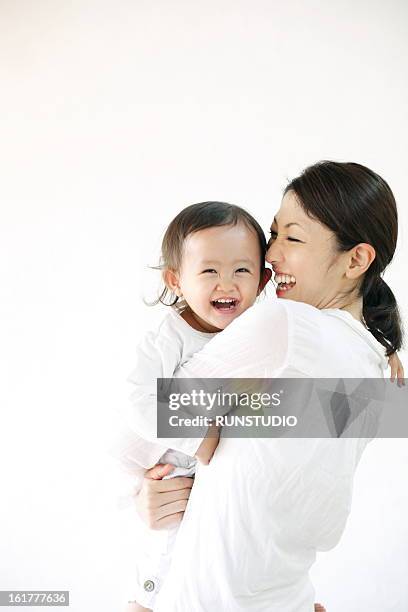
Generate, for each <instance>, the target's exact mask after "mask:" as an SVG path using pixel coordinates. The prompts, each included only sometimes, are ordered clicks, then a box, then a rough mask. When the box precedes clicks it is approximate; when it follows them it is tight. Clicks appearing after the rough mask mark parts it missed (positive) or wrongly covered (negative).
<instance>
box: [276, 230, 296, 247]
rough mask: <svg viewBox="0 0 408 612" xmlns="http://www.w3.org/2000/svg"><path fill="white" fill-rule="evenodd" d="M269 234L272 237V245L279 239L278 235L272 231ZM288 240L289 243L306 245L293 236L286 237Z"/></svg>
mask: <svg viewBox="0 0 408 612" xmlns="http://www.w3.org/2000/svg"><path fill="white" fill-rule="evenodd" d="M269 233H270V235H271V237H270V238H269V243H271V242H273V240H276V238H277V237H278V233H277V232H274V231H272V230H271V231H270V232H269ZM286 240H289V242H301V243H302V244H304V242H303V240H299V239H298V238H294V237H293V236H286Z"/></svg>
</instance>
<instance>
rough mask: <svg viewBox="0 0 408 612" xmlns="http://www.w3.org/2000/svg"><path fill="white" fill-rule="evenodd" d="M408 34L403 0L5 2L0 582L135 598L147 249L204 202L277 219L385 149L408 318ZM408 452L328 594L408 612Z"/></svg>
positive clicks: (151, 277)
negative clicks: (132, 452) (283, 209)
mask: <svg viewBox="0 0 408 612" xmlns="http://www.w3.org/2000/svg"><path fill="white" fill-rule="evenodd" d="M407 50H408V4H407V3H406V2H405V1H404V0H389V1H388V2H383V1H379V0H360V1H356V0H343V1H340V0H336V1H334V0H332V1H331V2H325V1H318V0H312V1H307V0H302V1H294V0H289V1H285V2H283V1H280V2H278V1H274V0H268V1H266V0H263V1H262V0H251V1H249V0H245V1H244V0H233V1H232V0H205V2H204V1H202V2H195V1H192V0H184V1H182V0H173V1H172V2H169V1H166V0H116V1H113V0H109V1H108V0H97V1H96V0H95V1H94V2H89V1H88V0H82V1H80V0H71V1H69V2H68V1H62V0H49V1H45V0H36V1H33V0H19V1H18V2H16V1H15V0H1V1H0V69H1V92H0V121H1V132H0V173H1V178H0V206H1V221H0V232H1V236H0V249H1V252H0V261H1V276H0V308H1V311H2V312H1V325H2V330H1V340H0V351H1V359H0V371H1V381H2V382H1V388H0V394H1V397H0V400H1V429H0V436H1V442H0V465H1V468H0V470H1V492H2V497H1V499H2V502H1V505H0V519H1V521H0V546H1V560H0V589H70V591H71V601H72V606H71V609H72V610H74V611H75V612H77V611H78V612H79V611H80V612H82V611H85V610H100V611H101V612H112V611H113V610H119V602H120V584H121V580H122V577H121V571H120V569H119V567H120V566H119V560H120V558H121V554H122V553H121V545H120V537H119V532H120V529H119V527H118V521H117V512H116V510H115V503H114V501H113V496H112V491H111V487H110V482H111V480H112V478H111V475H110V469H111V467H110V461H109V458H108V455H107V453H106V448H107V446H108V445H109V442H110V439H111V432H112V428H113V427H114V426H115V423H116V422H117V413H116V411H117V410H118V409H119V408H120V407H121V406H123V405H124V403H125V402H126V401H127V400H126V398H127V394H128V389H127V387H126V383H125V379H126V376H127V374H128V373H129V372H130V370H131V369H132V360H133V354H134V347H135V344H136V342H137V340H138V338H139V337H140V336H141V334H142V333H143V331H144V330H145V329H146V328H147V327H149V326H150V325H151V324H153V323H155V322H156V321H158V320H159V319H160V318H161V316H162V314H163V313H162V311H161V310H160V309H156V308H153V309H149V308H148V307H146V306H144V305H143V304H142V301H141V296H142V295H144V294H146V292H147V293H148V294H149V295H151V289H152V287H153V288H154V287H156V284H157V282H158V277H157V276H156V274H157V273H156V272H154V271H147V272H146V266H147V265H148V264H155V263H157V258H158V254H159V253H158V247H159V244H160V239H161V236H162V233H163V231H164V229H165V227H166V225H167V223H168V222H169V221H170V220H171V218H172V217H173V216H174V215H175V214H176V212H178V211H179V210H180V209H181V208H183V207H184V206H186V205H187V204H190V203H193V202H196V201H202V200H208V199H220V200H226V201H229V202H234V203H237V204H241V205H244V206H246V207H247V208H248V209H249V210H250V211H251V212H252V213H253V214H254V215H255V216H257V218H258V219H259V220H260V222H261V223H262V224H263V226H264V228H265V230H266V229H268V227H269V222H270V220H271V218H272V216H273V213H274V212H275V211H276V210H277V208H278V207H279V201H280V196H281V192H282V189H283V188H284V186H285V184H286V181H287V179H288V178H290V177H293V176H294V175H295V174H297V173H298V172H299V171H300V170H301V169H302V168H303V167H305V166H306V165H308V164H310V163H313V162H315V161H317V160H319V159H322V158H329V159H337V160H341V161H358V162H360V163H363V164H366V165H368V166H369V167H372V168H373V169H374V170H376V171H377V172H379V173H380V174H381V175H382V176H383V177H384V178H386V180H387V181H388V182H389V184H390V185H391V187H392V189H393V191H394V193H395V196H396V198H397V201H398V205H399V211H400V228H401V231H400V240H399V248H398V251H397V254H396V258H395V262H394V263H393V264H392V266H391V268H390V269H389V272H388V274H387V275H386V279H387V281H388V282H389V284H390V285H391V287H392V288H393V289H394V291H395V293H396V295H397V298H398V300H399V302H400V305H401V309H402V313H403V316H404V319H405V320H407V316H408V293H407V288H406V280H405V279H406V269H405V266H404V263H406V261H407V252H408V244H407V241H408V237H407V232H408V204H407V201H408V186H407V180H406V176H407V172H406V159H407V140H408V123H407V108H408V100H407V93H408V87H407V78H406V66H407V59H408V58H407V55H408V54H407ZM367 221H368V222H369V219H368V220H367ZM3 326H4V329H3ZM403 356H404V358H405V362H406V365H407V363H408V360H407V355H406V353H405V354H403ZM407 466H408V444H407V442H406V441H405V440H400V441H386V440H381V441H380V440H378V441H376V442H374V443H372V444H371V445H370V447H369V448H368V449H367V451H366V453H365V455H364V456H363V459H362V462H361V465H360V468H359V471H358V474H357V477H356V486H355V497H354V502H353V511H352V515H351V518H350V520H349V523H348V525H347V529H346V532H345V535H344V537H343V539H342V541H341V543H340V544H339V546H338V547H337V548H336V549H335V550H333V551H331V552H330V553H328V554H325V555H324V556H323V555H322V556H321V557H320V559H319V561H318V563H317V564H316V566H315V568H314V570H313V577H314V582H315V585H316V590H317V600H320V601H323V602H324V603H325V604H326V606H327V609H328V612H354V611H357V610H358V611H360V610H370V612H384V611H385V610H387V611H391V610H392V611H395V612H404V611H406V610H408V592H407V589H408V587H407V586H406V576H407V575H408V554H407V547H408V527H407V521H406V517H407V514H408V483H407ZM203 579H204V577H203ZM30 609H31V608H30Z"/></svg>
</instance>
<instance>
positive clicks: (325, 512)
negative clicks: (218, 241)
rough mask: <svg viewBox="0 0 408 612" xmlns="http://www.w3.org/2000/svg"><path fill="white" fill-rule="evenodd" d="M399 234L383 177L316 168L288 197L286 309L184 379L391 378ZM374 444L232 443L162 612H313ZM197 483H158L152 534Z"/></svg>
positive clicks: (206, 490) (263, 311)
mask: <svg viewBox="0 0 408 612" xmlns="http://www.w3.org/2000/svg"><path fill="white" fill-rule="evenodd" d="M397 230H398V220H397V210H396V204H395V200H394V197H393V194H392V192H391V190H390V188H389V187H388V185H387V183H386V182H385V181H384V180H383V179H381V177H379V176H378V175H377V174H375V173H374V172H372V171H371V170H369V169H368V168H365V167H364V166H361V165H359V164H353V163H347V164H344V163H335V162H322V163H319V164H316V165H314V166H311V167H309V168H307V169H306V170H305V171H304V172H303V173H302V175H300V176H299V177H297V178H296V179H294V180H293V181H292V182H291V183H290V184H289V185H288V187H287V188H286V190H285V194H284V198H283V200H282V204H281V208H280V210H279V211H278V213H277V214H276V216H275V218H274V220H273V223H272V226H271V239H270V242H269V249H268V252H267V258H266V259H267V261H268V262H269V263H270V264H271V265H272V268H273V271H274V274H275V282H276V283H277V296H278V298H280V299H279V300H274V301H272V302H264V303H261V304H258V305H256V306H254V307H253V308H251V309H249V310H248V311H247V312H246V313H244V314H243V315H242V316H241V317H239V318H238V319H237V320H236V321H234V322H233V323H232V324H231V325H230V326H229V327H228V328H227V329H226V330H224V331H223V332H221V333H220V334H218V335H217V336H216V337H215V338H214V339H213V340H211V341H210V342H209V343H208V344H207V346H206V347H205V348H204V349H203V350H202V351H200V352H199V353H197V354H196V355H195V356H194V357H193V358H192V359H191V360H190V361H189V362H187V363H186V364H183V366H182V367H181V368H180V371H179V373H178V374H179V375H180V376H181V377H193V378H202V377H214V378H223V377H226V378H233V377H241V378H246V377H247V378H250V377H254V378H255V377H265V378H278V377H281V378H288V377H302V378H304V377H310V378H324V377H329V378H338V377H342V378H354V377H355V378H366V377H367V378H374V377H382V376H383V372H384V369H385V368H386V367H387V359H386V356H389V355H391V354H393V353H394V352H395V351H397V350H398V349H399V348H400V347H401V343H402V331H401V325H400V318H399V313H398V308H397V304H396V301H395V298H394V295H393V294H392V292H391V290H390V288H389V287H388V285H387V284H386V283H385V281H384V280H383V279H382V277H381V274H382V273H383V271H384V269H385V268H386V266H387V265H388V264H389V263H390V261H391V259H392V257H393V254H394V251H395V247H396V241H397ZM367 442H368V439H367V438H361V437H360V438H345V439H279V440H277V439H251V440H248V439H233V438H223V439H222V440H221V442H220V444H219V447H218V449H217V452H216V453H215V455H214V458H213V459H212V461H211V463H210V464H209V465H208V466H206V467H204V468H202V469H200V470H198V472H197V475H196V479H195V484H194V488H193V490H192V493H191V496H190V503H189V505H188V508H187V511H186V513H185V515H184V519H183V522H182V525H181V528H180V532H179V535H178V540H177V544H176V550H175V553H174V557H173V563H172V567H171V571H170V575H169V577H168V580H167V581H166V583H165V585H164V586H163V588H162V589H161V591H160V593H159V596H158V600H157V605H156V606H155V612H163V611H164V610H165V611H166V612H176V611H177V612H181V611H183V612H184V611H185V612H191V611H192V610H194V612H199V611H203V612H207V611H209V610H214V609H217V610H223V611H224V610H225V611H231V612H235V611H236V610H237V611H238V610H254V611H256V612H260V611H262V610H265V611H266V610H267V611H268V612H274V611H276V612H278V611H279V612H297V611H299V612H303V611H305V612H306V611H312V610H313V601H314V592H313V587H312V585H311V583H310V581H309V578H308V571H309V569H310V567H311V565H312V564H313V562H314V560H315V556H316V551H317V550H328V549H330V548H332V547H333V546H334V545H335V544H337V542H338V540H339V538H340V535H341V533H342V531H343V529H344V525H345V521H346V519H347V516H348V513H349V508H350V500H351V491H352V481H353V475H354V471H355V468H356V466H357V463H358V461H359V459H360V457H361V453H362V451H363V450H364V447H365V445H366V443H367ZM166 469H170V468H168V467H166V468H165V470H164V472H163V470H162V474H163V473H166ZM154 470H155V468H154ZM154 470H153V471H151V474H150V476H151V477H153V478H157V477H160V476H157V470H156V472H155V471H154ZM174 480H177V479H174ZM186 480H187V479H180V482H179V486H178V490H177V491H173V490H172V488H173V487H174V486H175V485H174V484H171V481H165V482H154V480H152V479H149V478H146V479H145V483H144V486H143V489H142V492H141V494H140V496H139V498H140V499H139V502H140V504H141V506H142V510H143V511H144V513H145V514H146V512H147V513H148V514H149V522H150V524H151V525H152V524H154V522H155V521H156V520H157V521H158V522H160V520H161V521H163V519H165V521H166V524H168V523H169V522H170V521H171V520H177V519H178V518H179V516H180V514H181V513H182V512H183V510H184V509H185V505H186V501H185V500H186V498H188V494H189V491H190V487H189V485H188V484H187V482H185V481H186ZM167 483H169V484H167ZM163 491H166V495H163ZM147 495H148V496H149V504H148V507H149V508H150V510H147V504H146V503H144V500H145V499H146V496H147ZM162 500H163V501H162ZM152 508H153V510H152Z"/></svg>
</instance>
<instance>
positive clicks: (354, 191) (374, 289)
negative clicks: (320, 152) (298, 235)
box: [285, 161, 403, 356]
mask: <svg viewBox="0 0 408 612" xmlns="http://www.w3.org/2000/svg"><path fill="white" fill-rule="evenodd" d="M288 191H293V192H294V193H295V194H296V196H297V199H298V202H299V204H300V206H301V207H302V208H303V210H304V211H305V212H306V214H307V215H309V216H310V217H311V218H314V219H316V220H317V221H320V223H322V224H323V225H325V226H326V227H328V228H329V229H330V230H331V231H332V232H333V233H334V234H335V236H336V239H337V245H338V249H339V251H348V250H350V249H352V248H353V247H354V246H356V245H357V244H359V243H360V242H365V243H368V244H370V245H371V246H373V247H374V249H375V253H376V256H375V259H374V261H373V262H372V263H371V265H370V267H369V268H368V270H367V271H366V273H365V274H364V277H363V279H362V282H361V284H360V286H359V295H360V296H362V298H363V317H364V321H365V323H366V326H367V328H368V330H369V331H370V332H371V333H372V334H373V336H375V338H376V339H377V340H378V341H379V342H381V344H382V345H383V346H384V347H385V348H386V352H387V355H388V356H389V355H391V354H392V353H394V352H395V351H397V350H399V349H400V348H401V346H402V338H403V332H402V325H401V319H400V314H399V311H398V306H397V302H396V299H395V297H394V294H393V292H392V291H391V289H390V288H389V286H388V285H387V283H386V282H385V281H384V279H383V278H382V276H381V275H382V273H383V272H384V270H385V268H386V267H387V266H388V264H389V263H390V262H391V260H392V258H393V255H394V251H395V248H396V244H397V235H398V214H397V206H396V202H395V198H394V196H393V193H392V191H391V189H390V187H389V186H388V184H387V183H386V182H385V181H384V179H382V178H381V177H380V176H379V175H378V174H376V173H375V172H373V171H372V170H369V168H366V167H365V166H361V165H360V164H355V163H340V162H333V161H321V162H319V163H317V164H314V165H313V166H309V167H308V168H306V170H304V171H303V172H302V174H301V175H300V176H298V177H297V178H295V179H293V180H292V181H291V182H290V183H289V185H288V186H287V187H286V189H285V193H287V192H288Z"/></svg>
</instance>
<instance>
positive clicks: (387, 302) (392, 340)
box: [361, 273, 403, 357]
mask: <svg viewBox="0 0 408 612" xmlns="http://www.w3.org/2000/svg"><path fill="white" fill-rule="evenodd" d="M361 291H362V296H363V317H364V320H365V323H366V325H367V329H368V330H369V331H370V332H371V333H372V334H373V336H374V337H375V338H376V339H377V340H378V342H380V343H381V344H382V345H383V346H384V347H385V348H386V352H387V357H389V356H390V355H392V354H393V353H395V352H396V351H398V350H399V349H400V348H401V346H402V337H403V331H402V324H401V317H400V313H399V310H398V305H397V301H396V299H395V296H394V294H393V292H392V291H391V289H390V288H389V286H388V285H387V283H386V282H385V280H384V279H383V278H382V277H381V276H380V275H378V274H377V275H376V276H372V275H370V274H369V273H368V274H366V276H365V277H364V281H363V284H362V288H361Z"/></svg>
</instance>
